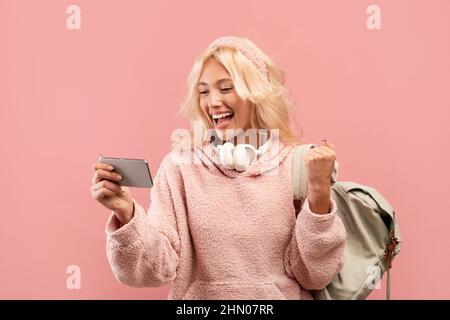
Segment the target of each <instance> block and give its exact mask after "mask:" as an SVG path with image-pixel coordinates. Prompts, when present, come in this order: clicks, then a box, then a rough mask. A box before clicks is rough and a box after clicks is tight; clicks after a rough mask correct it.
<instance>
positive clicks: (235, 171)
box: [91, 37, 346, 299]
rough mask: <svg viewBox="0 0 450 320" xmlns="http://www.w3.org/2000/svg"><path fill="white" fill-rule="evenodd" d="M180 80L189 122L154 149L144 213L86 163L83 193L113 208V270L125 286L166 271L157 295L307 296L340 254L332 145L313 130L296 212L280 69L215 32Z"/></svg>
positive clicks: (151, 283)
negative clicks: (165, 289) (157, 154)
mask: <svg viewBox="0 0 450 320" xmlns="http://www.w3.org/2000/svg"><path fill="white" fill-rule="evenodd" d="M187 84H188V87H187V96H186V98H185V102H184V104H183V105H182V108H181V110H180V113H182V114H185V115H188V116H189V118H190V119H191V120H192V124H193V127H196V128H197V129H199V130H197V131H195V130H194V131H190V132H189V134H188V135H184V136H183V137H182V138H180V139H179V140H178V143H175V144H174V146H175V147H177V148H174V149H177V150H178V151H175V150H173V151H172V152H170V153H169V154H167V155H166V156H165V157H164V159H163V160H162V162H161V165H160V167H159V169H158V172H157V173H156V176H155V178H154V186H153V188H152V190H151V204H150V208H149V209H148V213H146V211H145V210H144V208H143V207H142V206H141V205H140V204H139V203H138V202H136V200H135V199H134V198H133V197H132V196H131V193H130V191H129V189H128V188H126V187H121V186H119V184H118V183H117V181H118V180H120V177H118V176H117V174H116V173H114V172H113V169H111V168H108V166H107V165H105V164H102V163H95V164H94V166H93V169H94V172H95V173H94V177H93V179H92V186H91V192H92V197H93V198H94V199H95V200H97V201H98V202H100V203H101V204H102V205H103V206H105V207H106V208H108V209H110V210H112V211H113V212H112V213H111V215H110V218H109V220H108V222H107V226H106V235H107V257H108V259H109V262H110V265H111V268H112V271H113V273H114V275H115V277H116V278H117V280H118V281H120V282H121V283H124V284H127V285H130V286H136V287H159V286H162V285H165V284H168V283H171V282H172V283H173V286H172V289H171V291H170V294H169V297H168V298H169V299H312V295H311V293H310V290H314V289H321V288H323V287H325V286H326V285H327V284H328V283H329V282H331V280H332V278H333V277H334V276H335V275H336V274H337V273H338V272H339V271H340V269H341V267H342V265H343V260H344V257H343V249H344V243H345V237H346V232H345V228H344V225H343V223H342V221H341V219H340V218H339V217H338V215H337V214H336V211H337V208H336V203H335V201H334V200H333V199H332V198H331V196H330V180H331V174H332V170H333V165H334V161H335V159H336V153H335V149H334V146H333V145H332V144H331V143H327V142H326V141H325V140H323V141H322V143H321V144H320V145H319V146H317V147H316V148H314V149H311V151H310V152H309V153H308V155H307V157H306V158H305V164H306V166H307V174H308V197H307V198H306V200H305V202H304V204H303V206H302V209H301V211H300V212H299V213H298V215H296V212H295V208H294V205H293V195H292V157H293V151H294V146H295V145H297V144H299V139H298V138H297V137H296V135H295V134H294V133H293V131H292V130H291V129H290V128H289V121H290V120H292V117H290V116H289V114H290V111H291V103H290V102H289V100H288V98H287V97H286V95H285V91H286V90H285V86H284V74H283V72H282V71H281V70H280V69H279V68H278V67H277V66H276V65H274V63H273V62H272V61H271V59H270V58H269V57H267V56H266V55H265V54H264V53H263V52H262V51H261V50H260V49H259V48H258V47H257V46H256V45H255V44H254V43H253V42H251V41H250V40H248V39H245V38H238V37H222V38H219V39H216V40H215V41H214V42H212V43H211V44H210V45H209V46H208V48H207V49H206V50H205V51H204V52H203V53H201V54H200V55H199V56H198V58H197V59H196V61H195V63H194V66H193V68H192V71H191V73H190V75H189V77H188V83H187ZM249 130H253V133H255V134H256V137H255V135H253V136H252V135H246V134H245V133H246V132H247V131H249ZM198 132H200V137H201V139H200V140H201V141H200V143H194V142H195V141H197V140H198V139H197V140H196V138H195V134H196V133H198ZM211 133H212V134H211ZM260 133H266V135H265V136H264V135H260ZM205 137H206V138H205ZM186 151H189V152H186ZM186 154H188V156H183V155H186ZM186 160H188V161H186Z"/></svg>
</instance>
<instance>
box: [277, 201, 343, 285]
mask: <svg viewBox="0 0 450 320" xmlns="http://www.w3.org/2000/svg"><path fill="white" fill-rule="evenodd" d="M336 212H337V206H336V202H335V200H334V199H333V198H331V212H330V213H328V214H316V213H314V212H312V211H311V209H310V203H309V197H307V198H306V200H305V203H304V204H303V207H302V210H301V211H300V213H299V214H298V216H297V220H296V223H295V228H294V230H293V235H292V238H291V241H290V243H289V245H288V247H287V249H286V252H285V255H284V266H285V270H286V272H287V274H288V276H290V277H291V278H295V279H296V280H297V281H298V282H299V284H300V285H301V286H302V287H303V288H305V289H307V290H320V289H323V288H325V287H326V286H327V285H328V284H329V283H330V282H331V280H332V279H333V277H334V276H335V275H336V274H337V273H338V272H339V271H340V270H341V268H342V266H343V264H344V245H345V238H346V231H345V227H344V224H343V222H342V220H341V218H340V217H339V216H338V215H337V214H336Z"/></svg>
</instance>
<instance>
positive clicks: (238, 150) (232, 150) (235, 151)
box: [217, 138, 271, 172]
mask: <svg viewBox="0 0 450 320" xmlns="http://www.w3.org/2000/svg"><path fill="white" fill-rule="evenodd" d="M270 142H271V139H270V138H269V139H268V140H267V141H266V142H265V143H264V144H263V145H262V146H260V147H259V148H258V149H256V148H255V147H254V146H253V145H251V144H246V143H241V144H238V145H236V146H235V145H234V144H233V143H231V142H226V143H225V144H223V145H220V144H219V145H217V149H218V150H219V159H220V162H221V164H222V165H224V166H225V168H227V169H236V170H237V171H240V172H242V171H245V170H246V169H247V168H248V167H249V166H250V165H251V164H252V163H253V162H254V161H255V160H256V159H257V158H258V157H259V156H261V155H262V154H264V153H265V152H266V151H267V150H268V149H269V146H270Z"/></svg>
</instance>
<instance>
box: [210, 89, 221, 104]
mask: <svg viewBox="0 0 450 320" xmlns="http://www.w3.org/2000/svg"><path fill="white" fill-rule="evenodd" d="M210 97H211V98H210V101H209V105H210V107H219V106H221V105H222V94H221V93H220V92H218V90H212V91H211V94H210Z"/></svg>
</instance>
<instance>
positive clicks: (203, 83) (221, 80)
mask: <svg viewBox="0 0 450 320" xmlns="http://www.w3.org/2000/svg"><path fill="white" fill-rule="evenodd" d="M227 80H229V81H232V80H231V79H230V78H223V79H219V80H217V81H216V83H221V82H224V81H227ZM200 85H206V86H207V85H208V84H207V83H206V82H199V83H198V86H200Z"/></svg>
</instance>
